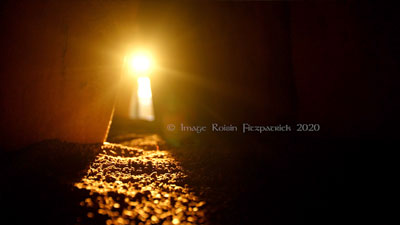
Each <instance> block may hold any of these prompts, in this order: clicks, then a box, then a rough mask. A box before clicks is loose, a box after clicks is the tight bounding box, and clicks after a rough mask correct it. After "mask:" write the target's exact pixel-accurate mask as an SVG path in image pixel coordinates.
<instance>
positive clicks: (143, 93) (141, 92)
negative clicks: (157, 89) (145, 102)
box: [137, 77, 152, 100]
mask: <svg viewBox="0 0 400 225" xmlns="http://www.w3.org/2000/svg"><path fill="white" fill-rule="evenodd" d="M137 81H138V90H137V94H138V97H139V100H140V99H151V97H152V95H151V85H150V79H149V78H148V77H139V78H138V80H137Z"/></svg>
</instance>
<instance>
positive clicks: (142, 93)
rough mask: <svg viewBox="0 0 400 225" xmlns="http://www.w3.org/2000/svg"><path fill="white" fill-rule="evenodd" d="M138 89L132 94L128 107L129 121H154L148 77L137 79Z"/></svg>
mask: <svg viewBox="0 0 400 225" xmlns="http://www.w3.org/2000/svg"><path fill="white" fill-rule="evenodd" d="M137 84H138V88H137V91H136V92H134V93H133V95H132V98H131V106H130V118H131V119H143V120H149V121H153V120H154V110H153V98H152V94H151V83H150V78H149V77H145V76H143V77H138V78H137Z"/></svg>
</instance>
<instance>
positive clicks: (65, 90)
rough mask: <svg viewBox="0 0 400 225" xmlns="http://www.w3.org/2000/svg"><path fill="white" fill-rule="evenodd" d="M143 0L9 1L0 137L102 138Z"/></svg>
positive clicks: (8, 144) (21, 140)
mask: <svg viewBox="0 0 400 225" xmlns="http://www.w3.org/2000/svg"><path fill="white" fill-rule="evenodd" d="M136 6H137V3H136V2H125V1H121V2H111V1H110V2H103V1H18V2H17V1H15V2H11V1H10V2H6V3H3V5H2V10H1V11H2V14H1V41H0V49H1V51H2V52H1V60H0V63H1V66H0V68H1V90H0V92H1V94H0V96H1V97H0V107H1V112H0V124H1V136H0V138H1V139H0V143H1V146H0V147H1V148H2V149H14V148H19V147H22V146H25V145H28V144H31V143H34V142H37V141H41V140H44V139H61V140H64V141H71V142H79V143H95V142H102V141H103V140H104V139H105V136H106V132H107V127H108V125H109V122H110V118H111V113H112V109H113V104H114V98H115V93H116V89H117V88H118V82H119V76H120V69H121V66H122V60H123V57H124V44H126V43H127V41H128V39H129V37H130V35H132V33H130V32H131V31H132V30H130V29H127V27H128V25H129V24H131V25H132V24H133V22H134V15H135V12H136V8H137V7H136Z"/></svg>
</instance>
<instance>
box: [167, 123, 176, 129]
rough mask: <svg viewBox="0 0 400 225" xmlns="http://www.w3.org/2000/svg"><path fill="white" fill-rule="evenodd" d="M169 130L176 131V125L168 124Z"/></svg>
mask: <svg viewBox="0 0 400 225" xmlns="http://www.w3.org/2000/svg"><path fill="white" fill-rule="evenodd" d="M167 129H168V130H169V131H174V130H175V125H174V124H172V123H171V124H168V125H167Z"/></svg>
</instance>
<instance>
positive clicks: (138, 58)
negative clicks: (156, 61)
mask: <svg viewBox="0 0 400 225" xmlns="http://www.w3.org/2000/svg"><path fill="white" fill-rule="evenodd" d="M152 64H153V60H152V57H151V56H150V54H148V53H145V52H139V53H136V54H134V55H133V56H131V57H130V58H129V60H128V65H129V69H130V70H131V71H132V72H133V73H134V74H147V73H149V72H150V70H151V67H152Z"/></svg>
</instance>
